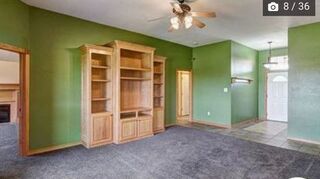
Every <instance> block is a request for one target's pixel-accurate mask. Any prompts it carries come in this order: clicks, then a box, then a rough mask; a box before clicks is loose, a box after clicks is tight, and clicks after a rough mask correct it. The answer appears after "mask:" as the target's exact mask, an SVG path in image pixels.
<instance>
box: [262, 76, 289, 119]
mask: <svg viewBox="0 0 320 179" xmlns="http://www.w3.org/2000/svg"><path fill="white" fill-rule="evenodd" d="M267 119H268V120H272V121H280V122H288V72H269V73H268V74H267Z"/></svg>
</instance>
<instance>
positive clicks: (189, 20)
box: [184, 16, 193, 29]
mask: <svg viewBox="0 0 320 179" xmlns="http://www.w3.org/2000/svg"><path fill="white" fill-rule="evenodd" d="M192 21H193V18H192V16H186V17H185V18H184V26H185V27H186V29H189V28H190V27H191V26H192Z"/></svg>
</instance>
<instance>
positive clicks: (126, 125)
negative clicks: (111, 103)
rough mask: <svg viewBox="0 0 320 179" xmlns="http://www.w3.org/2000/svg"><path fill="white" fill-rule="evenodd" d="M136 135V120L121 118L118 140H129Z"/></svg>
mask: <svg viewBox="0 0 320 179" xmlns="http://www.w3.org/2000/svg"><path fill="white" fill-rule="evenodd" d="M136 137H137V120H136V119H129V120H121V121H120V140H121V141H125V140H130V139H134V138H136Z"/></svg>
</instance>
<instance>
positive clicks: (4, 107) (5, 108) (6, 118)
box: [0, 104, 10, 123]
mask: <svg viewBox="0 0 320 179" xmlns="http://www.w3.org/2000/svg"><path fill="white" fill-rule="evenodd" d="M6 122H10V104H0V123H6Z"/></svg>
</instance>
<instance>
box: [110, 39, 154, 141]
mask: <svg viewBox="0 0 320 179" xmlns="http://www.w3.org/2000/svg"><path fill="white" fill-rule="evenodd" d="M106 46H109V47H112V48H113V49H114V57H115V71H114V72H115V75H114V76H115V86H114V87H115V92H116V94H115V113H114V128H113V130H114V135H113V138H114V143H124V142H129V141H133V140H138V139H141V138H144V137H149V136H152V135H153V55H154V50H155V49H154V48H151V47H147V46H143V45H138V44H133V43H128V42H123V41H114V42H112V43H110V44H107V45H106Z"/></svg>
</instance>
